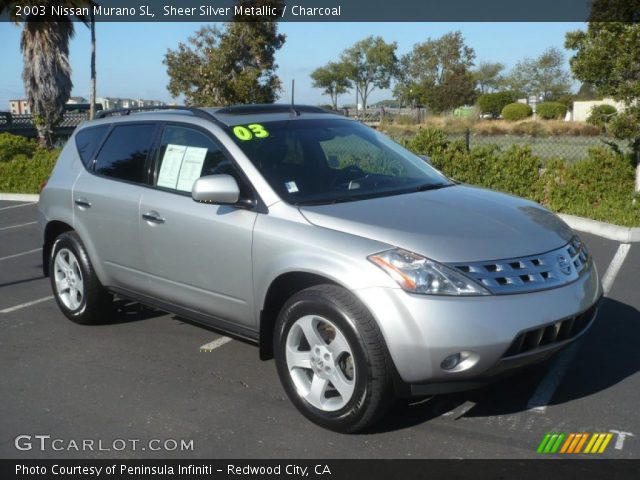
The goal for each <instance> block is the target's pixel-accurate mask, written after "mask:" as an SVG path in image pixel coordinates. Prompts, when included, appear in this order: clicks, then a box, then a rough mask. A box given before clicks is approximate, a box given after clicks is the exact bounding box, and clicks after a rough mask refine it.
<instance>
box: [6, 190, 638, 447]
mask: <svg viewBox="0 0 640 480" xmlns="http://www.w3.org/2000/svg"><path fill="white" fill-rule="evenodd" d="M36 219H37V207H36V205H35V204H25V203H24V202H0V365H1V366H2V375H1V380H0V457H2V458H17V459H20V458H122V459H123V458H192V459H198V458H536V457H539V456H540V455H539V454H537V453H536V448H537V447H538V444H539V443H540V441H541V440H542V438H543V437H544V435H545V434H546V433H548V432H563V433H570V432H610V431H611V432H613V433H614V436H613V438H612V441H611V444H610V445H609V446H608V447H607V449H606V451H605V452H604V453H603V454H596V455H595V456H598V457H600V458H640V441H639V439H638V436H640V415H639V414H638V410H639V409H640V373H639V370H640V350H639V347H638V346H639V344H640V314H639V313H638V309H639V307H640V288H639V280H640V274H639V272H640V244H634V245H632V246H631V247H627V246H622V247H621V246H620V244H618V243H616V242H613V241H610V240H605V239H602V238H599V237H596V236H592V235H588V234H581V236H582V238H583V239H584V241H585V242H586V244H587V246H588V248H589V250H590V251H591V253H592V255H593V257H594V259H595V262H596V265H597V268H598V271H599V273H600V275H601V277H602V276H605V275H608V276H609V280H610V282H609V285H610V291H609V292H608V293H607V295H606V298H605V299H604V301H603V303H602V304H601V308H600V312H599V315H598V318H597V319H596V322H595V324H594V326H593V327H592V328H591V330H590V331H589V332H588V333H587V334H586V335H585V336H584V337H583V338H582V339H581V340H579V341H578V342H576V343H574V344H572V346H571V347H570V348H568V349H566V350H564V351H563V352H561V353H560V354H559V355H557V356H556V357H554V358H553V359H551V360H550V361H548V362H547V363H545V364H543V365H539V366H536V367H534V368H532V369H529V370H527V371H526V372H523V373H522V374H520V375H518V376H517V377H512V378H509V379H507V380H504V381H501V382H499V383H496V384H493V385H491V386H488V387H485V388H482V389H479V390H475V391H470V392H464V393H458V394H450V395H439V396H435V397H432V398H430V399H426V400H423V401H420V402H415V403H413V404H409V403H408V402H398V404H397V405H396V406H395V407H394V408H393V409H392V410H391V412H390V413H389V415H388V416H387V417H386V418H385V419H384V420H383V421H382V423H380V424H379V425H378V426H377V427H376V428H375V429H374V430H373V431H371V432H368V433H365V434H359V435H341V434H337V433H333V432H330V431H327V430H323V429H321V428H319V427H316V426H315V425H313V424H311V423H310V422H308V421H307V420H306V419H304V418H303V417H302V416H301V415H300V414H299V413H298V412H297V410H296V409H295V408H294V407H293V405H292V404H291V403H290V402H289V400H288V399H287V398H286V396H285V393H284V391H283V389H282V388H281V386H280V383H279V380H278V377H277V374H276V371H275V366H274V363H273V361H266V362H262V361H260V360H259V359H258V350H257V348H256V347H255V346H253V345H250V344H247V343H243V342H242V341H238V340H232V341H225V340H223V339H224V338H225V337H223V336H222V335H221V334H219V333H216V332H215V331H213V330H211V329H207V328H203V327H201V326H198V325H195V324H192V323H190V322H188V321H185V320H183V319H180V318H178V317H175V316H173V315H169V314H165V313H163V312H159V311H155V310H151V309H147V308H143V307H141V306H139V305H137V304H127V303H124V302H121V303H120V308H119V311H118V314H117V315H116V316H115V318H114V321H113V322H112V323H110V324H108V325H101V326H80V325H76V324H74V323H72V322H70V321H69V320H67V319H66V317H64V316H63V315H62V313H60V311H59V310H58V308H57V306H56V304H55V301H54V300H52V299H51V289H50V286H49V280H48V279H46V278H44V277H43V276H42V267H41V263H42V262H41V251H40V250H39V249H40V247H41V240H40V236H39V232H38V228H37V224H36V223H35V222H36ZM614 257H616V260H615V261H614V262H612V260H613V259H614ZM621 261H622V263H620V262H621ZM620 265H621V266H620ZM616 267H619V269H618V268H616ZM452 321H453V319H452ZM216 340H218V341H216ZM211 342H214V343H211ZM204 345H208V347H207V348H206V349H202V348H201V347H203V346H204ZM618 432H624V433H622V434H620V433H618ZM19 435H30V436H32V439H33V438H35V437H34V436H35V435H50V436H51V439H60V440H61V441H60V442H57V444H56V447H58V448H60V450H54V449H53V448H51V444H47V445H46V447H47V448H45V450H44V451H42V450H41V449H40V444H39V443H38V442H36V441H33V446H32V448H31V449H28V450H18V449H16V446H15V439H16V437H18V436H19ZM86 439H90V440H93V441H94V446H93V450H91V449H85V451H82V449H76V448H74V447H73V442H72V441H75V442H82V441H83V440H86ZM116 439H120V440H124V441H125V442H126V445H127V446H126V448H124V449H121V448H120V447H121V446H122V445H123V443H122V442H120V443H116V442H114V440H116ZM136 440H138V441H137V442H136ZM149 440H159V441H160V442H155V443H153V445H151V444H150V443H149ZM165 440H175V441H176V443H178V445H179V442H180V441H181V440H184V441H185V443H186V444H187V445H189V443H190V442H191V445H192V447H187V449H186V450H183V451H181V449H180V448H179V447H178V448H177V449H173V447H174V443H173V442H169V443H168V444H165V443H164V441H165ZM98 445H100V449H98ZM134 445H135V447H134ZM161 445H165V446H166V448H160V446H161ZM151 447H155V448H160V449H159V450H155V449H152V448H151ZM547 456H555V457H557V456H559V455H547ZM565 456H566V455H565ZM573 456H575V457H594V455H593V454H579V455H573Z"/></svg>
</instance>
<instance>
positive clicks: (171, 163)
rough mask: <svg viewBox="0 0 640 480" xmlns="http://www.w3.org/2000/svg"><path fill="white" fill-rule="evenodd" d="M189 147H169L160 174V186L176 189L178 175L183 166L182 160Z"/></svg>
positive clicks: (163, 158)
mask: <svg viewBox="0 0 640 480" xmlns="http://www.w3.org/2000/svg"><path fill="white" fill-rule="evenodd" d="M186 150H187V147H185V146H184V145H173V144H171V143H170V144H169V145H167V148H166V150H165V151H164V156H163V157H162V163H161V165H160V173H159V174H158V186H159V187H164V188H176V185H177V183H178V175H179V174H180V167H181V166H182V158H183V157H184V152H186Z"/></svg>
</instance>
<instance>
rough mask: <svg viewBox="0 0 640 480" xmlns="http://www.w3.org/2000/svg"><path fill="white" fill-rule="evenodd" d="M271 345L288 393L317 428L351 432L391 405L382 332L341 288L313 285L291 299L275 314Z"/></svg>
mask: <svg viewBox="0 0 640 480" xmlns="http://www.w3.org/2000/svg"><path fill="white" fill-rule="evenodd" d="M273 343H274V345H273V346H274V350H273V351H274V353H275V359H276V366H277V369H278V375H279V376H280V381H281V382H282V385H283V387H284V389H285V391H286V392H287V395H288V396H289V398H290V399H291V401H292V402H293V404H294V405H295V406H296V408H297V409H298V410H299V411H300V412H301V413H302V414H303V415H304V416H305V417H307V418H308V419H309V420H311V421H312V422H314V423H316V424H317V425H320V426H322V427H324V428H327V429H330V430H333V431H336V432H342V433H355V432H357V431H360V430H363V429H365V428H367V427H369V426H371V425H373V424H374V423H375V422H376V421H377V420H378V419H379V418H380V417H381V416H382V415H383V414H384V413H385V412H386V411H387V409H388V408H389V406H390V405H391V404H392V401H393V386H392V385H393V384H392V379H391V367H390V363H389V360H388V358H387V353H386V346H385V344H384V339H383V338H382V334H381V333H380V330H379V329H378V326H377V324H376V322H375V320H374V319H373V317H372V316H371V314H370V313H369V311H368V310H367V309H366V307H365V306H364V305H363V304H362V303H361V302H360V301H359V300H358V299H357V298H356V297H355V296H354V295H353V294H351V293H350V292H349V291H347V290H345V289H344V288H341V287H338V286H335V285H318V286H314V287H311V288H307V289H305V290H302V291H300V292H298V293H296V294H295V295H293V296H292V297H291V298H290V299H289V300H288V301H287V302H286V303H285V305H284V306H283V307H282V310H281V311H280V314H279V315H278V320H277V323H276V328H275V331H274V339H273Z"/></svg>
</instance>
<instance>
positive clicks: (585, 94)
mask: <svg viewBox="0 0 640 480" xmlns="http://www.w3.org/2000/svg"><path fill="white" fill-rule="evenodd" d="M598 99H600V95H598V92H597V91H596V87H594V86H593V85H592V84H590V83H589V82H582V85H580V88H579V89H578V93H576V100H598Z"/></svg>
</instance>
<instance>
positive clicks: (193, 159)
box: [176, 147, 208, 192]
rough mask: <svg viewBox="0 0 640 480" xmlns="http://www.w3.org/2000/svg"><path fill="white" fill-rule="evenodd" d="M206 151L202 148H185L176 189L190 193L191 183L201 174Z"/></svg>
mask: <svg viewBox="0 0 640 480" xmlns="http://www.w3.org/2000/svg"><path fill="white" fill-rule="evenodd" d="M207 151H208V149H206V148H203V147H187V150H186V152H184V157H183V159H182V168H181V169H180V175H179V177H178V184H177V186H176V188H177V189H178V190H181V191H183V192H190V191H191V189H192V188H193V183H194V182H195V181H196V180H197V179H198V178H200V176H201V174H202V165H203V164H204V159H205V158H206V156H207Z"/></svg>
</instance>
